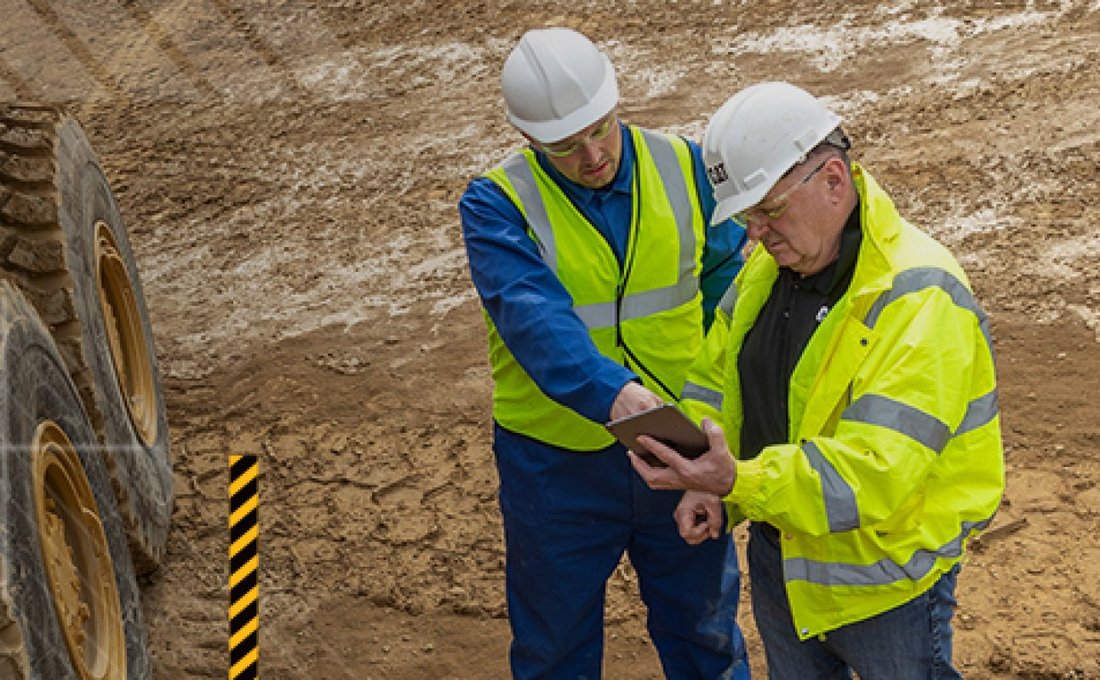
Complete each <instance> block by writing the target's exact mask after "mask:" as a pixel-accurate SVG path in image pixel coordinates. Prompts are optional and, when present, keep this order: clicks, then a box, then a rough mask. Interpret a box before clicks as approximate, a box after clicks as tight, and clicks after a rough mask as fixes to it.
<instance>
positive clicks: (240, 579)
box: [229, 456, 260, 680]
mask: <svg viewBox="0 0 1100 680" xmlns="http://www.w3.org/2000/svg"><path fill="white" fill-rule="evenodd" d="M259 474H260V464H259V461H258V460H257V458H256V456H230V457H229V680H256V679H257V678H259V672H260V671H259V669H260V649H259V635H260V608H259V603H260V584H259V581H258V580H257V573H258V571H259V566H260V554H259V550H258V543H259V540H258V539H259V536H260V522H259V507H260V493H259Z"/></svg>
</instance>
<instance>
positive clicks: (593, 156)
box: [577, 137, 600, 163]
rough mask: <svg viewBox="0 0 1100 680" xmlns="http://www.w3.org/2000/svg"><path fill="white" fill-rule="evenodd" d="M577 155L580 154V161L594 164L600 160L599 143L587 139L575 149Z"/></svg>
mask: <svg viewBox="0 0 1100 680" xmlns="http://www.w3.org/2000/svg"><path fill="white" fill-rule="evenodd" d="M577 153H578V154H580V157H581V160H583V161H585V162H586V163H594V162H596V161H598V160H599V159H600V143H599V141H597V140H595V139H592V138H591V137H589V138H588V139H586V140H584V142H583V143H582V144H581V147H580V148H579V149H577Z"/></svg>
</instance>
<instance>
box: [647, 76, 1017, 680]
mask: <svg viewBox="0 0 1100 680" xmlns="http://www.w3.org/2000/svg"><path fill="white" fill-rule="evenodd" d="M839 123H840V118H839V117H838V116H836V115H835V114H834V113H833V112H831V111H829V110H828V109H827V108H826V107H825V106H824V105H823V104H822V103H821V102H820V101H819V100H818V99H816V98H815V97H813V96H812V95H811V94H809V93H808V92H806V91H804V90H802V89H800V88H798V87H795V86H793V85H790V84H788V83H761V84H757V85H753V86H751V87H748V88H746V89H745V90H742V91H741V92H739V93H737V94H736V95H734V96H733V97H732V98H730V99H729V100H728V101H727V102H726V103H725V104H724V105H723V106H722V107H721V108H720V109H719V110H718V111H717V112H716V113H715V115H714V116H713V118H712V119H711V121H710V124H709V125H708V129H707V132H706V136H705V138H704V142H703V153H704V160H705V161H706V165H707V173H708V176H709V178H710V181H711V183H712V186H713V189H714V194H715V198H716V200H717V202H718V203H717V207H716V209H715V212H714V216H713V219H725V218H727V217H729V216H730V215H735V214H736V215H739V216H740V218H741V220H740V221H742V222H744V223H746V224H747V225H748V234H749V237H750V238H752V239H754V240H756V241H758V242H759V246H758V247H757V248H756V249H755V251H754V252H753V253H752V255H751V256H750V257H749V259H748V261H747V262H746V263H745V266H744V268H743V269H742V271H741V273H740V274H739V275H738V277H737V279H736V281H735V282H734V285H733V286H731V287H730V289H729V291H728V292H727V293H726V295H725V297H724V298H723V300H722V302H721V303H720V304H719V308H718V310H717V312H716V316H715V321H714V323H713V325H712V326H711V329H710V332H709V334H708V336H707V340H706V344H705V346H704V349H703V352H702V354H701V355H700V357H699V358H698V360H697V361H696V362H695V364H694V366H693V368H692V370H691V372H690V373H689V375H688V381H687V384H686V385H685V388H684V393H683V397H684V403H685V404H686V408H687V410H688V412H689V414H691V415H692V416H693V417H695V418H696V419H697V420H701V422H702V424H703V428H704V430H705V431H706V432H707V435H708V438H709V441H710V450H709V451H708V452H707V453H706V454H704V455H703V456H701V457H699V458H697V459H695V460H687V459H685V458H682V457H680V456H678V455H677V454H676V452H675V451H673V450H672V449H670V448H668V447H666V446H663V445H662V444H660V443H659V442H657V441H656V440H654V439H652V438H643V439H644V440H645V444H646V446H647V448H650V449H651V451H652V452H653V453H654V455H656V456H657V457H658V458H660V459H661V460H663V461H664V462H665V463H667V464H668V466H669V467H667V468H656V467H651V466H649V465H647V464H646V463H645V462H644V461H643V460H642V459H641V458H639V457H638V456H636V455H634V454H633V453H632V454H630V455H631V460H632V463H633V464H634V467H635V469H637V470H638V472H639V474H641V475H642V477H643V478H644V479H645V480H646V482H647V484H649V485H650V487H651V488H654V489H687V490H688V491H687V493H685V494H684V497H683V499H682V500H681V503H680V505H679V506H678V508H677V510H676V520H677V523H678V525H679V527H680V531H681V535H682V536H683V537H684V538H685V540H687V541H688V542H689V543H699V542H702V541H704V540H706V539H707V538H708V537H716V536H718V535H719V534H720V532H721V531H722V529H723V525H722V522H721V518H722V513H721V510H722V508H721V504H720V501H719V499H722V500H724V501H725V502H726V504H727V505H728V509H729V511H730V512H731V515H732V514H737V515H739V516H741V517H747V518H748V519H749V520H751V526H750V541H749V546H748V559H749V578H750V581H751V586H752V603H753V615H754V617H755V619H756V623H757V627H758V628H759V630H760V634H761V637H762V639H763V642H764V647H765V652H766V654H767V660H768V670H769V677H771V678H773V680H774V679H778V680H783V679H788V678H789V679H801V678H848V677H850V673H851V671H853V670H854V671H855V672H856V673H858V674H859V677H860V678H862V679H863V680H871V679H874V678H883V679H886V678H889V679H890V680H899V679H905V678H932V677H934V678H956V677H960V676H959V674H958V672H957V671H956V670H955V669H954V668H953V666H952V660H951V654H952V628H951V617H952V614H953V610H954V606H955V597H954V592H955V582H956V575H957V573H958V570H959V564H960V562H961V560H962V557H963V554H964V550H965V548H966V544H967V542H968V540H969V539H970V538H971V537H972V536H973V535H974V534H975V533H976V532H978V531H980V530H981V529H982V528H984V527H985V526H987V525H988V524H989V522H990V520H991V519H992V517H993V514H994V512H995V511H996V509H997V507H998V504H999V503H1000V499H1001V495H1002V493H1003V490H1004V462H1003V449H1002V444H1001V432H1000V416H999V412H998V406H997V388H996V377H995V374H994V362H993V351H992V345H991V340H990V335H989V325H988V321H987V318H986V315H985V314H984V312H983V311H982V310H981V308H980V306H979V305H978V303H977V301H976V300H975V298H974V295H973V292H972V291H971V289H970V285H969V283H968V281H967V277H966V275H965V274H964V273H963V271H962V269H961V268H960V267H959V265H958V263H957V262H956V260H955V258H954V257H952V255H951V254H950V253H949V252H948V251H947V250H946V249H945V248H944V247H943V246H941V245H940V244H939V243H937V242H936V241H935V240H934V239H932V238H931V237H930V236H928V235H927V234H925V233H924V232H922V231H920V230H918V229H917V228H915V227H913V226H912V225H910V224H909V223H907V222H906V221H905V220H904V219H902V218H901V217H900V216H899V215H898V213H897V211H896V210H895V208H894V205H893V203H892V202H891V200H890V198H889V197H888V196H887V195H886V193H885V192H884V191H883V190H882V188H881V187H880V186H879V185H878V184H877V183H876V182H875V180H874V179H873V178H872V177H871V176H870V175H869V174H868V173H867V172H866V171H865V170H864V169H863V168H861V167H860V166H859V165H858V164H856V163H853V162H851V160H850V159H849V157H848V153H847V152H848V148H849V146H850V145H849V142H848V139H847V137H846V136H845V135H844V133H843V131H842V130H841V128H840V127H839Z"/></svg>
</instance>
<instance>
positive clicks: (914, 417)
mask: <svg viewBox="0 0 1100 680" xmlns="http://www.w3.org/2000/svg"><path fill="white" fill-rule="evenodd" d="M840 419H841V420H847V421H848V422H853V423H867V424H869V425H878V426H879V427H885V428H887V429H889V430H893V431H894V432H897V433H899V434H903V435H905V436H906V437H909V438H910V439H912V440H914V441H917V442H920V443H921V444H923V445H925V446H927V447H928V448H930V449H932V450H933V451H935V452H936V453H941V452H942V451H943V447H945V446H947V440H949V439H950V438H951V430H950V429H949V428H948V427H947V425H945V424H944V422H943V421H941V420H940V419H939V418H936V417H935V416H932V415H929V414H928V413H925V412H924V411H922V410H920V409H918V408H914V407H912V406H910V405H908V404H903V403H901V402H900V401H895V400H894V399H890V398H889V397H883V396H881V395H878V394H865V395H863V396H862V397H860V398H859V399H857V400H856V401H855V403H854V404H851V405H849V406H848V408H846V409H844V413H842V414H841V416H840Z"/></svg>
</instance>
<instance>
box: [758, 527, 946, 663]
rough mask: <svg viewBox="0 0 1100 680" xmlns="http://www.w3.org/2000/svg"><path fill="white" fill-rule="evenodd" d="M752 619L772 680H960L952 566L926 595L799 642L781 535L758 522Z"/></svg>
mask: <svg viewBox="0 0 1100 680" xmlns="http://www.w3.org/2000/svg"><path fill="white" fill-rule="evenodd" d="M748 558H749V578H750V579H751V585H752V613H753V616H754V618H755V619H756V627H757V628H758V629H759V631H760V637H761V639H762V640H763V642H764V652H765V654H766V656H767V660H768V677H769V678H770V679H771V680H807V679H810V678H812V679H814V680H832V679H833V678H836V679H838V680H839V679H843V680H850V679H851V677H852V671H855V672H856V673H859V677H860V680H955V679H960V680H961V678H962V676H961V675H960V674H959V672H958V671H956V670H955V668H954V667H953V666H952V665H951V639H952V635H953V631H952V629H951V617H952V615H953V614H954V612H955V605H956V601H955V579H956V576H957V574H958V570H959V567H958V565H955V567H954V568H952V569H951V570H950V571H948V572H947V573H945V574H944V575H943V576H942V577H940V579H939V580H938V581H937V582H936V583H935V585H933V586H932V588H930V589H929V590H928V591H926V592H925V593H923V594H921V595H920V596H918V597H916V598H914V599H913V600H910V601H909V602H906V603H905V604H903V605H900V606H898V607H895V608H894V609H891V610H889V611H886V612H883V613H882V614H878V615H877V616H873V617H871V618H869V619H865V620H863V621H858V622H856V623H852V624H849V625H847V626H843V627H841V628H838V629H836V630H833V631H830V632H828V633H826V634H825V635H824V639H822V638H820V637H819V638H811V639H809V640H806V641H801V640H799V639H798V635H797V634H796V632H795V628H794V623H793V622H792V620H791V610H790V605H789V603H788V601H787V592H786V590H785V589H784V587H783V566H782V561H781V557H780V549H779V534H778V532H777V531H776V530H775V529H774V528H772V527H771V526H768V525H766V524H760V523H755V522H754V523H753V524H752V526H751V528H750V531H749V546H748Z"/></svg>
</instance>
